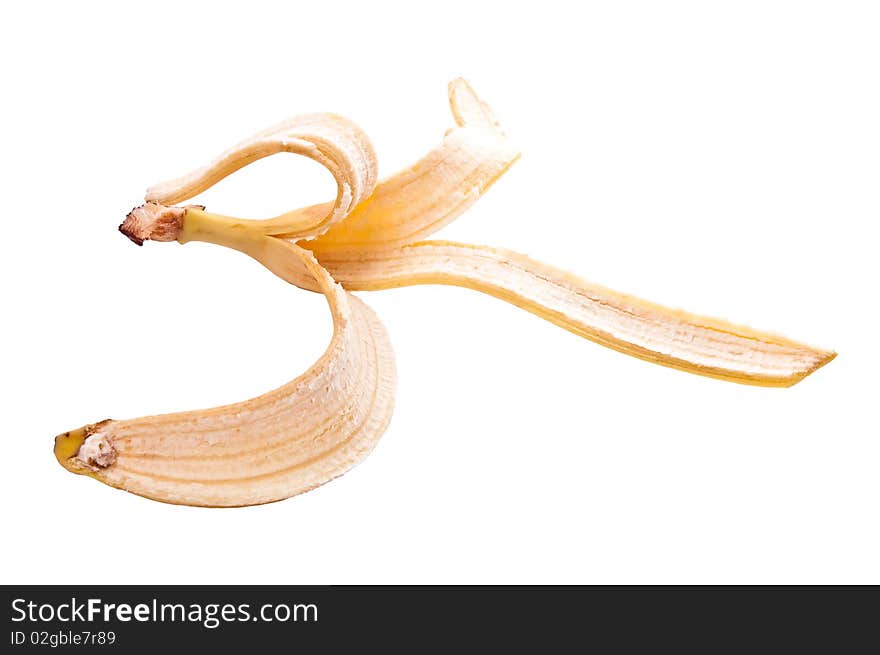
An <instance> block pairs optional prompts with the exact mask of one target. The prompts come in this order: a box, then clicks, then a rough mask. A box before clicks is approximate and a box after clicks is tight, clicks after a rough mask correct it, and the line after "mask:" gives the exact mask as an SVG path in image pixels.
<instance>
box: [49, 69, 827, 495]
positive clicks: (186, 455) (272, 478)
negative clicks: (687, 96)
mask: <svg viewBox="0 0 880 655" xmlns="http://www.w3.org/2000/svg"><path fill="white" fill-rule="evenodd" d="M449 98H450V105H451V108H452V113H453V117H454V119H455V123H456V126H455V127H454V128H453V129H451V130H450V131H448V132H447V134H446V136H445V138H444V140H443V142H442V143H441V144H440V145H439V146H438V147H437V148H435V149H434V150H432V151H431V152H429V153H428V154H427V155H426V156H425V157H423V158H422V159H421V160H419V161H418V162H416V163H415V164H414V165H413V166H411V167H410V168H408V169H406V170H403V171H401V172H399V173H397V174H396V175H393V176H392V177H390V178H387V179H385V180H383V181H381V182H377V170H378V167H377V163H376V156H375V153H374V151H373V148H372V146H371V144H370V141H369V139H368V138H367V137H366V135H365V134H364V133H363V132H362V131H361V130H360V129H359V128H358V127H357V126H356V125H354V124H353V123H351V122H350V121H348V120H346V119H344V118H341V117H339V116H336V115H333V114H310V115H305V116H300V117H297V118H294V119H292V120H290V121H286V122H284V123H281V124H279V125H276V126H274V127H272V128H270V129H268V130H264V131H263V132H260V133H258V134H256V135H254V136H253V137H251V138H250V139H248V140H246V141H243V142H241V143H239V144H238V145H237V146H235V147H233V148H231V149H229V150H228V151H226V152H225V153H223V154H222V155H220V156H219V157H218V158H217V159H215V160H214V161H213V162H212V163H210V164H209V165H208V166H205V167H204V168H201V169H199V170H197V171H195V172H193V173H190V174H188V175H185V176H183V177H181V178H178V179H176V180H173V181H171V182H166V183H164V184H160V185H158V186H155V187H152V188H151V189H149V191H148V192H147V197H146V200H147V203H146V204H145V205H142V206H141V207H138V208H136V209H134V210H133V211H132V212H131V213H130V214H129V215H128V216H127V217H126V220H125V222H124V223H123V224H122V225H121V226H120V230H121V231H122V232H123V233H124V234H126V236H128V237H129V238H130V239H132V240H133V241H135V242H136V243H138V244H142V243H143V242H144V241H145V240H154V241H175V240H176V241H178V242H180V243H186V242H188V241H205V242H209V243H215V244H218V245H222V246H227V247H229V248H233V249H235V250H238V251H241V252H243V253H245V254H247V255H249V256H251V257H253V258H254V259H256V260H257V261H259V262H261V263H262V264H263V265H264V266H266V268H268V269H269V270H270V271H272V272H273V273H275V274H276V275H278V276H279V277H281V278H283V279H284V280H287V281H288V282H290V283H291V284H294V285H296V286H298V287H301V288H304V289H308V290H311V291H316V292H319V293H323V294H324V295H325V296H326V298H327V301H328V304H329V306H330V311H331V314H332V316H333V321H334V332H333V337H332V339H331V342H330V345H329V346H328V348H327V350H326V352H325V353H324V355H323V356H322V357H321V358H320V359H319V360H318V361H317V362H316V363H315V364H314V365H313V366H312V367H311V368H310V369H309V370H308V371H306V372H305V373H304V374H302V375H301V376H300V377H298V378H296V379H295V380H293V381H292V382H290V383H288V384H286V385H284V386H283V387H281V388H279V389H276V390H274V391H272V392H270V393H267V394H265V395H262V396H259V397H257V398H254V399H252V400H249V401H246V402H242V403H237V404H233V405H227V406H224V407H218V408H215V409H208V410H201V411H192V412H183V413H178V414H167V415H162V416H151V417H145V418H139V419H134V420H125V421H115V420H106V421H101V422H100V423H95V424H92V425H89V426H86V427H84V428H80V429H79V430H73V431H71V432H66V433H64V434H62V435H60V436H58V437H57V438H56V443H55V454H56V457H57V458H58V461H59V462H60V463H61V464H62V465H63V466H64V467H65V468H67V469H68V470H70V471H72V472H74V473H79V474H84V475H88V476H91V477H93V478H96V479H98V480H100V481H101V482H104V483H106V484H109V485H111V486H114V487H118V488H121V489H125V490H127V491H130V492H133V493H135V494H139V495H142V496H146V497H149V498H153V499H156V500H160V501H164V502H170V503H180V504H187V505H202V506H240V505H253V504H259V503H265V502H271V501H275V500H281V499H283V498H287V497H290V496H293V495H295V494H298V493H301V492H303V491H307V490H309V489H312V488H314V487H316V486H318V485H320V484H323V483H324V482H327V481H329V480H331V479H333V478H334V477H336V476H338V475H341V474H342V473H344V472H345V471H346V470H348V469H349V468H351V467H352V466H354V465H355V464H357V463H358V462H360V461H361V460H362V459H363V458H364V457H366V455H367V454H369V452H370V451H371V450H372V448H373V447H374V446H375V444H376V442H377V441H378V439H379V438H380V437H381V435H382V433H383V432H384V431H385V428H386V427H387V425H388V422H389V420H390V417H391V411H392V407H393V398H394V386H395V370H394V359H393V355H392V351H391V346H390V343H389V341H388V336H387V334H386V332H385V330H384V328H383V326H382V324H381V323H380V322H379V320H378V319H377V318H376V316H375V314H373V312H372V311H371V310H370V309H369V308H368V307H367V306H366V305H365V304H364V303H363V302H362V301H361V300H360V299H358V298H356V297H355V296H353V295H351V293H349V292H350V291H374V290H380V289H389V288H394V287H401V286H407V285H415V284H450V285H455V286H461V287H466V288H470V289H474V290H477V291H481V292H483V293H487V294H489V295H492V296H495V297H497V298H500V299H502V300H505V301H507V302H510V303H512V304H514V305H516V306H518V307H521V308H523V309H526V310H527V311H529V312H532V313H533V314H536V315H537V316H540V317H542V318H544V319H547V320H548V321H551V322H553V323H555V324H556V325H559V326H561V327H563V328H565V329H567V330H569V331H571V332H573V333H575V334H578V335H581V336H583V337H586V338H587V339H590V340H592V341H595V342H597V343H600V344H602V345H604V346H608V347H610V348H613V349H615V350H618V351H620V352H623V353H626V354H629V355H633V356H635V357H639V358H641V359H644V360H647V361H651V362H655V363H658V364H662V365H665V366H670V367H673V368H678V369H681V370H684V371H688V372H691V373H698V374H701V375H706V376H710V377H715V378H720V379H724V380H729V381H733V382H741V383H746V384H756V385H763V386H783V387H784V386H790V385H792V384H795V383H796V382H798V381H800V380H801V379H803V378H804V377H806V376H807V375H809V374H810V373H812V372H813V371H815V370H816V369H817V368H819V367H820V366H822V365H824V364H826V363H827V362H829V361H830V360H831V359H832V358H833V357H834V355H835V354H834V353H833V352H829V351H824V350H820V349H816V348H812V347H810V346H806V345H803V344H800V343H797V342H795V341H791V340H789V339H786V338H784V337H780V336H776V335H771V334H767V333H764V332H759V331H756V330H751V329H749V328H745V327H741V326H737V325H732V324H730V323H727V322H725V321H721V320H717V319H710V318H706V317H701V316H696V315H693V314H689V313H685V312H682V311H678V310H672V309H668V308H666V307H662V306H660V305H656V304H653V303H650V302H647V301H645V300H641V299H639V298H635V297H632V296H628V295H625V294H621V293H618V292H615V291H612V290H610V289H606V288H604V287H601V286H598V285H594V284H591V283H589V282H586V281H584V280H581V279H579V278H577V277H575V276H573V275H571V274H569V273H566V272H564V271H560V270H558V269H555V268H553V267H551V266H548V265H546V264H542V263H540V262H537V261H535V260H532V259H530V258H528V257H526V256H524V255H521V254H517V253H514V252H510V251H507V250H502V249H497V248H490V247H486V246H477V245H470V244H463V243H453V242H449V241H426V240H424V239H425V238H426V237H428V236H430V235H431V234H433V233H434V232H436V231H437V230H439V229H440V228H442V227H443V226H444V225H446V224H448V223H449V222H450V221H452V220H454V219H455V218H456V217H457V216H458V215H460V214H461V213H462V212H463V211H465V210H466V209H467V208H468V207H469V206H470V205H471V204H472V203H473V202H475V201H476V200H477V199H478V198H479V197H480V195H482V194H483V193H484V192H485V191H486V190H487V189H488V188H489V187H490V186H491V185H492V184H493V183H494V182H495V181H496V180H497V179H498V178H499V177H500V176H501V175H502V174H503V173H504V172H505V171H506V170H507V169H508V168H509V167H510V166H511V165H512V164H513V163H514V162H515V161H516V159H517V158H518V157H519V153H518V152H517V151H516V150H515V149H514V148H512V147H511V145H510V143H509V141H508V140H507V138H506V137H505V135H504V133H503V132H502V131H501V129H500V127H499V125H498V122H497V120H496V119H495V117H494V115H493V114H492V111H491V110H490V109H489V107H488V106H487V105H486V104H485V103H484V102H483V101H482V100H481V99H480V98H479V97H478V96H477V95H476V94H475V93H474V91H473V89H471V87H470V86H469V85H468V84H467V82H465V81H464V80H461V79H458V80H454V81H453V82H451V83H450V85H449ZM278 152H291V153H296V154H300V155H304V156H307V157H310V158H312V159H313V160H315V161H317V162H319V163H320V164H322V165H323V166H325V167H326V168H327V169H328V170H329V171H330V172H331V173H332V174H333V176H334V178H335V180H336V183H337V196H336V199H335V200H334V201H333V202H329V203H322V204H319V205H313V206H310V207H305V208H302V209H297V210H294V211H291V212H288V213H286V214H282V215H281V216H277V217H275V218H271V219H268V220H250V219H243V218H236V217H230V216H224V215H220V214H214V213H211V212H208V211H206V209H205V208H204V207H202V206H199V205H188V206H184V207H178V206H173V205H174V203H180V202H183V201H186V200H188V199H190V198H192V197H193V196H195V195H196V194H198V193H200V192H201V191H204V190H205V189H207V188H209V187H210V186H212V185H213V184H215V183H216V182H218V181H219V180H221V179H223V178H224V177H226V176H227V175H229V174H230V173H232V172H234V171H236V170H238V169H240V168H241V167H243V166H245V165H247V164H249V163H251V162H253V161H256V160H257V159H260V158H262V157H266V156H269V155H272V154H275V153H278Z"/></svg>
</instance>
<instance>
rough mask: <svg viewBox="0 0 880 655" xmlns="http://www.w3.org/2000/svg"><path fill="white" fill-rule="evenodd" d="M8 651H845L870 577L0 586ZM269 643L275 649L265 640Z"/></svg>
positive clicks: (858, 637) (870, 601)
mask: <svg viewBox="0 0 880 655" xmlns="http://www.w3.org/2000/svg"><path fill="white" fill-rule="evenodd" d="M2 594H3V603H4V604H5V606H6V610H5V615H6V628H7V630H6V634H5V635H4V636H3V641H4V642H5V648H3V650H4V651H5V652H10V653H16V652H33V651H48V650H58V649H71V650H77V651H93V652H110V651H115V652H121V653H136V652H146V651H155V649H157V648H164V649H172V652H177V651H178V650H181V649H184V648H199V649H204V648H222V649H237V648H242V649H253V648H255V647H259V648H260V649H261V650H260V651H258V652H262V651H263V650H264V649H265V647H269V646H272V647H277V648H278V649H279V650H280V649H284V650H285V652H287V651H295V650H299V649H303V648H318V649H320V650H321V651H324V652H326V651H331V652H332V651H334V650H336V649H339V648H342V647H364V646H367V645H370V646H402V647H404V648H406V649H407V650H411V651H420V650H424V649H426V648H436V647H438V646H444V647H445V648H446V649H447V650H452V649H455V650H464V651H471V650H474V649H482V650H488V649H494V648H497V647H499V646H501V645H503V644H513V645H515V646H517V648H518V650H520V649H523V648H531V649H532V650H538V651H540V652H545V651H548V650H550V651H557V650H563V649H564V650H570V649H573V648H578V649H580V648H586V647H590V646H602V647H603V650H606V649H611V650H622V651H628V650H631V649H633V648H636V647H639V648H642V647H644V646H646V645H647V646H650V647H652V648H656V647H660V646H669V647H676V648H678V649H681V648H686V647H690V648H692V649H695V650H701V651H703V652H704V651H706V650H710V651H713V650H715V649H716V648H718V647H731V646H736V647H739V648H748V649H749V652H752V651H754V650H759V651H760V650H765V649H767V650H771V649H772V650H778V649H780V648H784V649H786V650H789V649H790V648H791V647H792V646H794V645H795V644H798V643H806V644H808V645H809V646H810V647H811V649H814V648H822V649H823V650H829V649H833V650H835V651H839V650H841V648H844V649H845V650H847V651H848V650H849V648H848V647H847V644H848V643H849V644H852V645H855V644H859V645H860V647H864V646H865V645H867V644H870V643H874V644H875V648H876V645H877V644H876V642H877V637H876V632H875V631H873V630H872V628H871V626H872V625H873V621H874V620H875V617H876V612H877V609H878V606H880V594H878V592H877V589H876V588H873V587H851V588H841V587H457V586H444V587H426V586H411V587H379V586H377V587H344V586H343V587H285V586H277V587H222V586H212V587H162V586H156V587H117V586H94V587H92V586H20V587H14V586H13V587H3V588H2ZM273 650H275V649H274V648H273Z"/></svg>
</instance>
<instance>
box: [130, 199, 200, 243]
mask: <svg viewBox="0 0 880 655" xmlns="http://www.w3.org/2000/svg"><path fill="white" fill-rule="evenodd" d="M186 209H187V208H186V207H166V206H165V205H160V204H159V203H157V202H148V203H146V204H145V205H141V206H140V207H135V208H134V209H132V210H131V211H130V212H129V213H128V216H126V217H125V220H124V221H122V225H120V226H119V231H120V232H122V233H123V234H124V235H125V236H127V237H128V238H129V239H131V240H132V241H133V242H134V243H136V244H137V245H139V246H142V245H144V241H149V240H152V241H176V240H177V237H178V236H179V235H180V232H181V230H183V215H184V214H185V213H186Z"/></svg>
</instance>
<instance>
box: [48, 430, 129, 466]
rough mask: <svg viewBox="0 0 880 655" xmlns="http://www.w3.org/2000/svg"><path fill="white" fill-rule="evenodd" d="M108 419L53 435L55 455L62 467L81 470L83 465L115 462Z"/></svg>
mask: <svg viewBox="0 0 880 655" xmlns="http://www.w3.org/2000/svg"><path fill="white" fill-rule="evenodd" d="M111 423H112V421H110V420H109V419H107V420H104V421H101V422H99V423H92V424H91V425H86V426H84V427H81V428H78V429H76V430H70V431H69V432H65V433H63V434H59V435H58V436H57V437H55V457H56V458H57V459H58V463H59V464H61V465H62V466H63V467H64V468H66V469H69V470H72V471H74V472H81V470H82V469H83V467H91V468H106V467H108V466H111V465H112V464H113V463H115V462H116V456H117V453H116V448H114V446H113V444H112V442H111V440H110V438H109V434H108V432H107V428H108V426H109V425H110V424H111Z"/></svg>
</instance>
